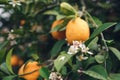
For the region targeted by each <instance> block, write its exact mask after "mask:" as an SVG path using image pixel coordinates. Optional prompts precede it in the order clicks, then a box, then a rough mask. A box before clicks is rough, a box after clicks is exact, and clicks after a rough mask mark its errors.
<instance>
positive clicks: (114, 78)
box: [110, 73, 120, 80]
mask: <svg viewBox="0 0 120 80" xmlns="http://www.w3.org/2000/svg"><path fill="white" fill-rule="evenodd" d="M110 78H111V80H120V73H116V74H115V73H112V74H110Z"/></svg>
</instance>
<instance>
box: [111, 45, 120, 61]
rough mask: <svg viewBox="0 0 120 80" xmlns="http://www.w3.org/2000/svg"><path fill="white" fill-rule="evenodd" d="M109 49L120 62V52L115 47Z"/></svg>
mask: <svg viewBox="0 0 120 80" xmlns="http://www.w3.org/2000/svg"><path fill="white" fill-rule="evenodd" d="M109 49H110V50H111V51H112V52H113V53H114V55H115V56H116V57H117V58H118V59H119V60H120V51H119V50H117V49H116V48H114V47H109Z"/></svg>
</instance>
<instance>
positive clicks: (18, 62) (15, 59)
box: [11, 54, 24, 66]
mask: <svg viewBox="0 0 120 80" xmlns="http://www.w3.org/2000/svg"><path fill="white" fill-rule="evenodd" d="M23 63H24V61H23V60H22V59H21V58H20V57H19V56H17V55H15V54H14V55H12V57H11V65H12V66H21V65H22V64H23Z"/></svg>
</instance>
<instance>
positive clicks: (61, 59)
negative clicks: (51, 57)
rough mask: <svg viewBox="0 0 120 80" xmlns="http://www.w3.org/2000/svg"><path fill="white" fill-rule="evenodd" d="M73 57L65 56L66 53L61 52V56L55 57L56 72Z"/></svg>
mask: <svg viewBox="0 0 120 80" xmlns="http://www.w3.org/2000/svg"><path fill="white" fill-rule="evenodd" d="M72 56H73V55H71V54H67V53H66V52H62V54H61V55H59V56H58V57H57V59H56V60H55V61H54V66H55V68H56V70H57V71H58V72H59V71H60V70H61V68H62V67H63V66H64V65H65V64H66V63H67V62H68V61H69V60H70V58H71V57H72Z"/></svg>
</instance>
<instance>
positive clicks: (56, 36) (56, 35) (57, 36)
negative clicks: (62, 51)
mask: <svg viewBox="0 0 120 80" xmlns="http://www.w3.org/2000/svg"><path fill="white" fill-rule="evenodd" d="M61 23H63V20H56V21H54V22H53V24H52V27H51V29H53V28H54V27H56V26H57V25H59V24H61ZM51 35H52V36H53V38H54V39H57V40H61V39H64V38H65V31H54V32H51Z"/></svg>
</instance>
